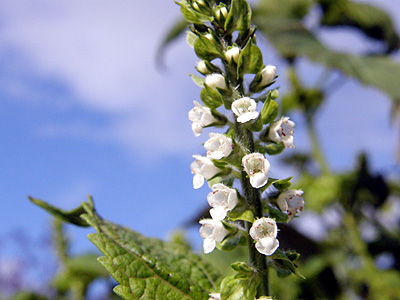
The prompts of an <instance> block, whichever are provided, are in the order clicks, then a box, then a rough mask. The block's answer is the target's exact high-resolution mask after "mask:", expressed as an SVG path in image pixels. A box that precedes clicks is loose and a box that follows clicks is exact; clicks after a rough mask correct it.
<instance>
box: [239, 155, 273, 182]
mask: <svg viewBox="0 0 400 300" xmlns="http://www.w3.org/2000/svg"><path fill="white" fill-rule="evenodd" d="M242 164H243V168H244V170H245V172H246V173H247V175H249V177H250V184H251V186H252V187H254V188H260V187H262V186H264V185H265V184H266V183H267V181H268V172H269V169H270V163H269V161H268V160H267V159H266V158H265V157H264V155H262V154H260V153H251V154H248V155H246V156H244V157H243V159H242Z"/></svg>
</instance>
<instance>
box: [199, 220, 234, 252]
mask: <svg viewBox="0 0 400 300" xmlns="http://www.w3.org/2000/svg"><path fill="white" fill-rule="evenodd" d="M199 223H200V224H201V225H202V226H201V227H200V236H201V238H202V239H204V240H203V251H204V253H205V254H207V253H210V252H212V251H213V250H214V248H215V245H216V243H220V242H222V241H223V239H224V238H225V237H226V235H227V234H228V233H229V231H228V230H226V229H225V227H224V225H223V224H222V222H220V221H215V220H213V219H204V220H200V222H199Z"/></svg>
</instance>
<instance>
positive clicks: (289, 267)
mask: <svg viewBox="0 0 400 300" xmlns="http://www.w3.org/2000/svg"><path fill="white" fill-rule="evenodd" d="M288 255H289V256H288ZM289 257H290V258H292V259H293V260H295V259H297V258H298V257H299V256H298V255H295V254H294V253H293V251H290V252H288V253H286V252H283V251H281V250H279V249H278V250H276V251H275V252H274V254H272V256H271V258H272V260H273V262H274V264H273V267H274V268H275V270H276V271H277V274H278V276H281V277H286V276H288V275H290V273H293V274H295V275H296V276H298V277H300V278H301V279H306V278H305V277H304V276H303V275H302V274H301V273H300V272H299V271H298V270H297V266H296V265H295V264H294V263H293V261H292V260H291V259H290V258H289Z"/></svg>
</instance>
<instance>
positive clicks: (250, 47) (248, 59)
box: [237, 38, 263, 77]
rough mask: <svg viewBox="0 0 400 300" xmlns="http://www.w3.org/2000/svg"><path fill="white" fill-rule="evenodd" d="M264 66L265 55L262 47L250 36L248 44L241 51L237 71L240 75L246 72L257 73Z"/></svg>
mask: <svg viewBox="0 0 400 300" xmlns="http://www.w3.org/2000/svg"><path fill="white" fill-rule="evenodd" d="M262 68H263V56H262V53H261V50H260V48H258V47H257V45H256V44H254V43H253V39H252V38H250V39H249V41H248V42H247V44H246V46H245V47H244V48H243V50H242V51H241V52H240V55H239V60H238V66H237V73H238V76H239V77H242V76H243V75H244V74H256V73H258V72H259V71H261V70H262Z"/></svg>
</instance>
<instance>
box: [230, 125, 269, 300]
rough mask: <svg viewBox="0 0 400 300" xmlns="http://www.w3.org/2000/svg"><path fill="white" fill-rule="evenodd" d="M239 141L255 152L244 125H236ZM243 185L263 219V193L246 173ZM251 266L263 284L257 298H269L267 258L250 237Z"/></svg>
mask: <svg viewBox="0 0 400 300" xmlns="http://www.w3.org/2000/svg"><path fill="white" fill-rule="evenodd" d="M236 133H237V135H238V136H237V141H238V142H239V143H241V144H242V145H243V146H244V147H245V148H247V149H249V150H250V152H254V151H255V149H254V137H253V133H252V132H251V131H249V130H248V129H247V128H246V127H245V126H244V125H243V124H239V123H236ZM241 185H242V189H243V193H244V198H245V201H246V202H247V203H248V204H249V205H250V207H252V208H253V209H254V215H255V217H256V218H261V217H262V216H263V213H262V205H261V193H260V191H259V190H258V189H255V188H253V187H252V186H251V184H250V182H249V180H248V178H247V174H246V172H244V171H242V173H241ZM245 226H246V230H247V232H249V231H250V228H251V226H252V224H251V223H250V222H246V224H245ZM247 246H248V255H249V264H250V265H251V266H252V267H253V268H255V269H256V270H257V272H258V274H260V275H261V284H260V286H259V287H258V289H257V298H259V297H261V296H269V295H270V291H269V280H268V263H267V257H266V256H265V255H263V254H261V253H260V252H258V251H257V249H256V248H255V246H254V242H253V239H252V238H251V237H250V236H248V239H247Z"/></svg>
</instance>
